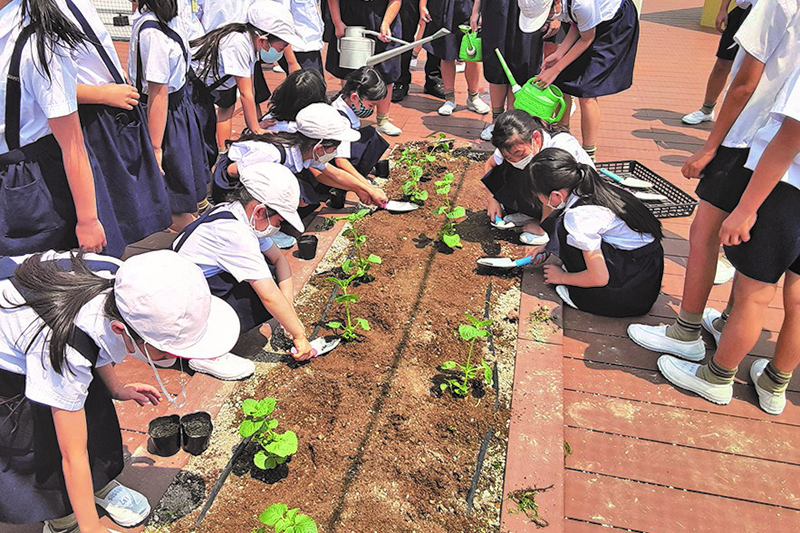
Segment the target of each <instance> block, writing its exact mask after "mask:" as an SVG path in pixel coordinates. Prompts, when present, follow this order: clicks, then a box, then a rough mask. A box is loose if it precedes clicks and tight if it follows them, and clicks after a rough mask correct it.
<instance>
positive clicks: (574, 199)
mask: <svg viewBox="0 0 800 533" xmlns="http://www.w3.org/2000/svg"><path fill="white" fill-rule="evenodd" d="M580 199H581V197H580V196H578V195H577V194H575V193H574V192H573V193H570V195H569V196H568V197H567V205H565V206H564V211H566V210H567V209H569V208H570V207H572V206H573V205H575V204H576V203H578V201H579V200H580Z"/></svg>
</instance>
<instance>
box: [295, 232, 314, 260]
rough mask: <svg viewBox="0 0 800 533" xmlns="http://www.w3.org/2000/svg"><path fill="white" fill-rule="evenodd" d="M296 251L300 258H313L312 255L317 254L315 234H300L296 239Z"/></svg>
mask: <svg viewBox="0 0 800 533" xmlns="http://www.w3.org/2000/svg"><path fill="white" fill-rule="evenodd" d="M297 252H298V253H299V254H300V258H301V259H305V260H306V261H308V260H309V259H314V256H315V255H317V236H316V235H302V236H301V237H300V238H299V239H297Z"/></svg>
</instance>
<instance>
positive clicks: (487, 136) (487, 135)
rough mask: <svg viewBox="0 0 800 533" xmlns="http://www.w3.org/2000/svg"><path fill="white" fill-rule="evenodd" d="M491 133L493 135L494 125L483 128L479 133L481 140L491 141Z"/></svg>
mask: <svg viewBox="0 0 800 533" xmlns="http://www.w3.org/2000/svg"><path fill="white" fill-rule="evenodd" d="M493 133H494V124H489V125H488V126H486V127H485V128H483V131H482V132H481V140H484V141H491V140H492V134H493Z"/></svg>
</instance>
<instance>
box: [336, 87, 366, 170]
mask: <svg viewBox="0 0 800 533" xmlns="http://www.w3.org/2000/svg"><path fill="white" fill-rule="evenodd" d="M331 106H332V107H333V108H334V109H336V110H337V111H338V112H339V113H340V114H342V116H345V117H347V120H349V121H350V127H351V128H353V129H354V130H357V129H358V128H360V127H361V120H359V118H358V117H357V116H356V114H355V112H353V110H352V108H351V107H350V106H349V105H347V102H345V101H344V98H343V97H342V96H339V97H338V98H337V99H336V100H334V101H333V102H331ZM351 144H352V143H350V141H342V142H341V143H339V146H337V147H336V157H341V158H344V159H350V156H351V155H352V152H351V146H350V145H351Z"/></svg>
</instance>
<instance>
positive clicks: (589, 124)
mask: <svg viewBox="0 0 800 533" xmlns="http://www.w3.org/2000/svg"><path fill="white" fill-rule="evenodd" d="M579 102H580V106H581V142H582V144H583V146H597V138H598V136H599V133H600V104H599V103H598V102H597V98H581V99H580V100H579ZM569 105H572V103H570V104H569ZM567 109H569V108H567ZM567 114H568V112H564V116H566V115H567Z"/></svg>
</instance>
